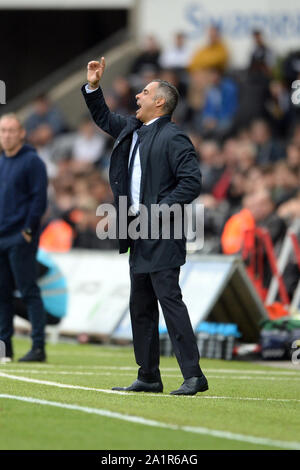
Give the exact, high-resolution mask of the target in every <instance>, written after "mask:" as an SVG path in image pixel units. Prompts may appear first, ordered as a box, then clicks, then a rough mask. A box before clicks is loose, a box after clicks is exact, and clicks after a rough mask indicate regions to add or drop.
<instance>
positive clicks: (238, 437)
mask: <svg viewBox="0 0 300 470" xmlns="http://www.w3.org/2000/svg"><path fill="white" fill-rule="evenodd" d="M0 398H4V399H10V400H18V401H22V402H27V403H34V404H38V405H48V406H54V407H57V408H64V409H68V410H73V411H81V412H84V413H89V414H95V415H98V416H104V417H106V418H114V419H119V420H122V421H127V422H130V423H135V424H142V425H144V426H151V427H156V428H164V429H168V430H173V431H184V432H190V433H193V434H203V435H207V436H212V437H217V438H220V439H228V440H231V441H240V442H247V443H250V444H255V445H262V446H270V447H279V448H284V449H294V450H300V442H292V441H278V440H273V439H269V438H264V437H256V436H247V435H244V434H236V433H232V432H229V431H219V430H216V429H209V428H204V427H194V426H178V425H177V424H169V423H163V422H160V421H155V420H150V419H146V418H143V417H141V416H130V415H126V414H122V413H117V412H113V411H109V410H103V409H99V408H90V407H86V406H79V405H71V404H68V403H60V402H56V401H48V400H40V399H38V398H33V397H22V396H17V395H8V394H4V393H3V394H0Z"/></svg>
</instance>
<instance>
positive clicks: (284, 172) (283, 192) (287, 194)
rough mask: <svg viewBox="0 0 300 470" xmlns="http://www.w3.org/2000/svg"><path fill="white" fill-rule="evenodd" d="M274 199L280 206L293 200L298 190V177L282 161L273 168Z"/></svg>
mask: <svg viewBox="0 0 300 470" xmlns="http://www.w3.org/2000/svg"><path fill="white" fill-rule="evenodd" d="M274 178H275V188H274V199H275V201H276V203H277V205H280V204H282V203H284V202H286V201H288V200H289V199H291V198H293V197H294V196H295V195H296V193H297V191H298V189H299V176H298V174H297V173H296V172H295V171H294V170H292V169H291V168H289V166H288V164H287V162H286V161H284V160H282V161H280V162H278V163H277V164H276V165H275V168H274Z"/></svg>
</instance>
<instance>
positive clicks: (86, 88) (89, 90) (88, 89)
mask: <svg viewBox="0 0 300 470" xmlns="http://www.w3.org/2000/svg"><path fill="white" fill-rule="evenodd" d="M98 89H99V87H98V88H94V90H91V89H90V88H89V85H88V83H87V84H86V85H85V91H86V93H93V91H96V90H98Z"/></svg>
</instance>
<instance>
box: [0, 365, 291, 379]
mask: <svg viewBox="0 0 300 470" xmlns="http://www.w3.org/2000/svg"><path fill="white" fill-rule="evenodd" d="M11 366H12V367H16V366H18V364H16V363H14V362H10V363H9V364H0V370H1V369H2V368H3V370H7V371H8V370H10V369H9V367H11ZM25 366H26V363H24V364H22V367H25ZM28 366H29V364H28ZM30 366H31V365H30ZM34 367H35V368H40V369H45V370H49V369H50V368H51V369H53V368H55V369H59V368H60V367H64V368H70V369H71V368H74V369H85V370H89V369H91V370H105V369H108V370H121V371H122V370H128V371H130V370H132V371H136V370H137V367H136V366H96V365H91V366H88V365H85V366H83V365H70V364H45V363H44V364H34ZM26 370H27V368H26ZM28 370H29V369H28ZM160 370H161V372H178V374H180V370H179V368H178V367H161V368H160ZM204 370H205V372H212V373H214V374H218V373H221V374H223V373H224V374H253V375H264V376H265V375H266V374H267V375H268V376H277V375H286V376H293V375H294V376H296V377H299V378H300V368H298V370H297V367H296V366H295V367H294V370H291V371H287V370H273V369H271V368H270V369H268V370H253V369H215V368H205V369H204Z"/></svg>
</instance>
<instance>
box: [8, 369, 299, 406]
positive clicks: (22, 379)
mask: <svg viewBox="0 0 300 470" xmlns="http://www.w3.org/2000/svg"><path fill="white" fill-rule="evenodd" d="M0 377H4V378H7V379H11V380H19V381H20V382H29V383H35V384H40V385H46V386H50V387H58V388H71V389H73V390H87V391H93V392H100V393H107V394H114V395H126V396H127V397H130V396H135V395H141V393H140V392H122V391H117V390H108V389H106V388H94V387H84V386H83V385H70V384H63V383H60V382H52V381H49V380H38V379H31V378H29V377H22V376H19V375H10V374H5V373H3V372H0ZM143 396H144V397H145V396H147V397H155V398H157V397H159V398H173V399H174V398H175V399H181V398H186V399H191V398H194V399H195V398H197V399H201V398H207V399H214V400H215V399H221V400H245V401H250V400H252V401H275V402H296V403H297V402H300V399H297V398H260V397H230V396H228V397H226V396H224V397H223V396H218V395H215V396H212V395H208V396H206V395H193V396H186V395H183V396H180V395H167V394H163V393H145V394H143Z"/></svg>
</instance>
